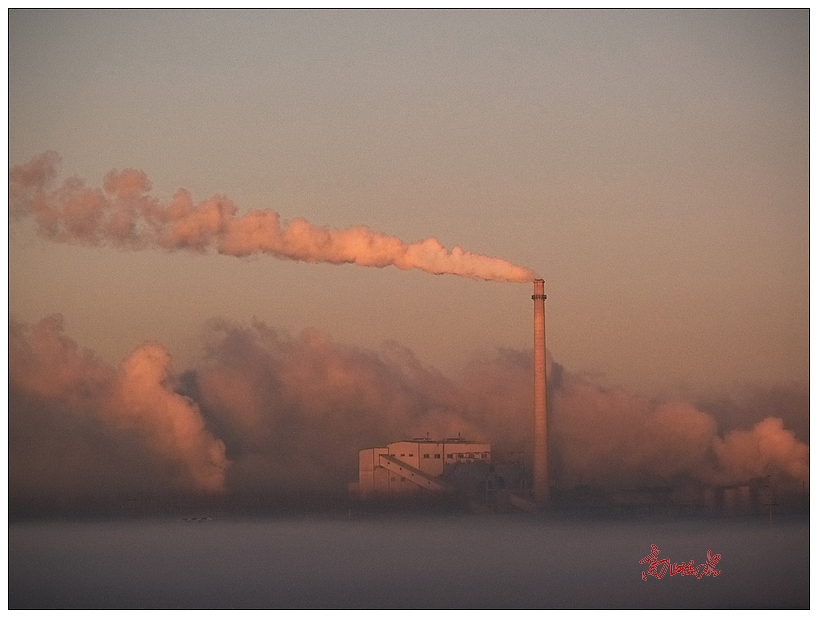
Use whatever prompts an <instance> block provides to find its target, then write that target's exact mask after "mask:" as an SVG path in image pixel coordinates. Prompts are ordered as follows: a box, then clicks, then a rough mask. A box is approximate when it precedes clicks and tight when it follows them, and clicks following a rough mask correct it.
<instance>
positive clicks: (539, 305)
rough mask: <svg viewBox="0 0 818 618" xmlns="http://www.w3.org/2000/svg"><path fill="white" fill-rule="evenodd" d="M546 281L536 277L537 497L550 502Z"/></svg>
mask: <svg viewBox="0 0 818 618" xmlns="http://www.w3.org/2000/svg"><path fill="white" fill-rule="evenodd" d="M544 288H545V281H543V280H542V279H535V280H534V295H533V296H532V297H531V298H532V299H533V300H534V500H536V501H537V502H539V503H540V504H541V505H543V506H545V505H547V504H548V497H549V496H548V494H549V486H548V427H547V425H546V415H545V289H544Z"/></svg>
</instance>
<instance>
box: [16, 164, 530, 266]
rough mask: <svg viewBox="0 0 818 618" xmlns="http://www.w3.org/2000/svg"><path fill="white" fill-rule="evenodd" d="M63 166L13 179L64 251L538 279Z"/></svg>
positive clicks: (362, 233)
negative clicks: (185, 252) (66, 173)
mask: <svg viewBox="0 0 818 618" xmlns="http://www.w3.org/2000/svg"><path fill="white" fill-rule="evenodd" d="M58 163H59V157H58V155H57V154H56V153H54V152H46V153H44V154H42V155H40V156H38V157H36V158H35V159H33V160H32V161H30V162H29V163H26V164H24V165H19V166H16V167H13V168H11V169H10V171H9V201H10V205H11V210H12V214H16V215H17V216H32V217H34V219H35V221H36V223H37V226H38V229H39V232H40V233H41V234H42V235H44V236H45V237H47V238H49V239H51V240H54V241H57V242H73V243H80V244H86V245H92V246H103V245H111V246H117V247H123V248H132V249H140V248H145V247H160V248H165V249H191V250H194V251H201V252H206V251H212V250H215V251H217V252H219V253H222V254H224V255H232V256H236V257H244V256H249V255H253V254H258V253H264V254H267V255H272V256H273V257H277V258H282V259H290V260H299V261H304V262H326V263H330V264H358V265H360V266H375V267H378V268H383V267H384V266H395V267H397V268H400V269H402V270H407V269H410V268H417V269H420V270H423V271H426V272H428V273H432V274H435V275H441V274H451V275H458V276H461V277H471V278H473V279H484V280H488V281H513V282H526V281H532V280H533V279H534V276H535V275H534V273H533V272H532V271H531V270H529V269H527V268H523V267H520V266H515V265H514V264H511V263H509V262H507V261H505V260H501V259H498V258H493V257H488V256H485V255H479V254H476V253H471V252H469V251H464V250H463V249H461V248H460V247H455V248H454V249H452V250H451V251H449V250H448V249H446V248H445V247H444V246H443V245H441V244H440V242H439V241H438V240H437V239H435V238H427V239H426V240H421V241H418V242H414V243H411V244H407V243H405V242H403V241H401V240H400V239H398V238H396V237H394V236H387V235H385V234H382V233H379V232H373V231H372V230H370V229H369V228H368V227H366V226H355V227H350V228H347V229H343V230H336V229H332V228H328V227H320V226H315V225H312V224H311V223H309V222H308V221H306V220H305V219H301V218H298V219H294V220H292V221H290V222H289V223H282V221H281V218H280V216H279V214H278V213H277V212H275V211H273V210H249V211H247V212H246V213H245V214H243V215H241V216H237V215H236V212H237V208H236V206H235V205H234V204H233V203H232V202H230V200H228V199H227V198H225V197H220V196H216V197H212V198H210V199H208V200H205V201H204V202H201V203H199V204H194V202H193V199H192V197H191V195H190V193H189V192H188V191H185V190H179V191H177V192H176V194H175V195H174V196H173V198H172V199H171V200H170V203H168V204H162V203H161V202H160V201H159V200H158V199H156V198H154V197H152V196H150V195H149V194H148V191H150V189H151V184H150V182H149V181H148V177H147V176H146V174H145V173H144V172H141V171H139V170H135V169H126V170H121V171H116V170H114V171H111V172H109V173H108V174H107V175H106V176H105V179H104V182H103V188H102V189H98V188H92V187H88V186H86V184H85V183H84V182H83V181H82V180H79V179H77V178H69V179H67V180H65V181H64V182H63V183H62V184H60V185H58V186H54V181H55V180H56V178H57V166H58Z"/></svg>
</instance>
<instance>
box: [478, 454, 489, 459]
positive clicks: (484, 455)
mask: <svg viewBox="0 0 818 618" xmlns="http://www.w3.org/2000/svg"><path fill="white" fill-rule="evenodd" d="M488 458H489V454H488V453H480V459H488Z"/></svg>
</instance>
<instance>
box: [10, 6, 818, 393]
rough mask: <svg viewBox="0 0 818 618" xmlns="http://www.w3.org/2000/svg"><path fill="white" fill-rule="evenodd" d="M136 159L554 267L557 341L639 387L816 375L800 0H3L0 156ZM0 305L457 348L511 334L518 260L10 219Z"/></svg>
mask: <svg viewBox="0 0 818 618" xmlns="http://www.w3.org/2000/svg"><path fill="white" fill-rule="evenodd" d="M49 150H51V151H56V152H57V153H58V154H59V155H60V157H61V176H60V178H59V179H60V180H62V179H64V178H68V177H70V176H78V177H80V178H82V179H83V180H84V181H85V182H86V183H87V184H88V185H89V186H92V187H100V186H102V183H103V178H104V176H105V175H106V173H108V172H109V171H110V170H112V169H120V170H121V169H124V168H136V169H139V170H142V171H144V172H145V173H146V174H147V176H148V178H149V179H150V182H151V183H152V185H153V189H152V194H153V195H155V196H157V197H159V198H161V199H162V200H169V199H170V198H171V196H172V195H173V194H174V192H175V191H176V190H177V189H178V188H185V189H187V190H188V191H190V193H191V194H192V196H193V199H194V202H196V203H198V202H200V201H203V200H205V199H207V198H210V197H211V196H213V195H214V194H220V195H225V196H227V197H228V198H229V199H230V200H231V201H232V202H233V203H235V205H236V206H237V207H238V208H239V212H240V213H242V212H244V211H246V210H247V209H251V208H254V209H268V208H269V209H274V210H276V211H277V212H278V213H280V215H281V218H282V219H283V220H292V219H295V218H297V217H304V218H306V219H307V220H308V221H310V222H311V223H312V224H315V225H320V226H328V227H332V228H346V227H348V226H351V225H367V226H369V227H370V228H371V229H372V230H373V231H376V232H383V233H385V234H388V235H391V236H396V237H398V238H400V239H402V240H403V241H405V242H407V243H410V242H415V241H418V240H422V239H425V238H429V237H434V238H437V239H438V240H439V241H440V242H441V243H442V244H443V245H444V246H446V247H447V248H449V249H452V248H453V247H454V246H456V245H459V246H461V247H462V248H463V249H465V250H468V251H472V252H475V253H480V254H485V255H489V256H494V257H498V258H502V259H504V260H508V261H510V262H512V263H514V264H516V265H519V266H523V267H527V268H530V269H532V270H534V271H536V272H537V273H538V274H539V275H541V276H542V277H544V278H545V280H546V293H547V294H548V301H547V332H548V348H549V350H550V352H551V354H552V355H553V358H554V359H555V360H557V361H558V362H560V363H562V364H563V365H564V366H566V367H567V368H569V369H570V370H571V371H574V372H578V373H587V374H590V375H593V376H595V379H596V380H598V381H601V382H603V383H606V384H611V385H616V384H619V385H623V386H626V387H628V388H630V389H633V390H636V391H639V392H642V393H644V394H646V395H652V394H665V395H667V394H673V393H679V392H681V393H683V394H702V393H706V392H712V391H714V390H719V389H725V388H731V387H734V386H735V385H737V384H743V383H753V384H760V385H770V384H775V383H780V382H787V381H790V380H798V381H804V380H808V376H809V316H808V312H809V226H808V224H809V13H808V11H806V10H803V11H793V12H784V11H777V12H741V11H728V12H693V11H685V12H672V11H653V12H617V11H614V12H603V11H582V12H580V11H573V12H572V11H568V12H548V11H538V12H424V11H407V12H399V11H394V12H378V11H367V12H354V11H352V12H319V11H310V12H300V11H287V12H198V13H197V12H189V11H185V12H139V11H136V12H65V11H60V12H49V11H39V12H25V11H12V12H10V14H9V156H10V161H9V163H10V165H12V166H13V165H18V164H22V163H26V162H28V161H29V160H31V159H32V158H34V157H35V156H37V155H39V154H41V153H43V152H45V151H49ZM9 243H10V248H9V263H10V268H9V302H10V313H11V315H12V316H13V317H14V318H16V319H17V320H20V321H22V322H25V323H30V324H31V323H36V322H38V321H39V320H41V319H42V318H43V317H44V316H47V315H49V314H52V313H61V314H62V315H63V316H64V318H65V332H66V333H67V334H68V335H69V336H70V337H71V338H72V339H74V340H75V341H77V342H78V343H79V344H80V345H81V346H83V347H88V348H91V349H94V350H96V351H97V352H98V353H99V354H100V355H102V357H103V358H104V359H105V360H107V361H108V362H111V363H118V362H119V361H120V360H121V359H123V358H124V357H125V356H127V355H128V354H129V353H130V352H131V351H132V350H134V349H135V348H136V347H137V346H139V345H140V344H142V343H143V342H145V341H146V340H153V341H157V342H159V343H161V344H162V345H163V346H165V347H166V348H167V349H168V350H169V351H170V353H171V354H172V355H173V358H174V364H175V366H176V368H177V370H183V369H184V368H185V367H187V366H191V365H192V364H193V363H195V362H196V360H197V358H198V357H199V355H200V352H201V341H202V331H203V329H204V326H205V324H206V322H207V321H208V320H209V319H211V318H214V317H221V318H226V319H227V320H229V321H231V322H236V323H239V324H249V323H251V322H252V321H253V320H254V319H258V320H260V321H263V322H265V323H267V324H269V325H271V326H273V327H275V328H278V329H284V330H286V331H289V332H291V333H293V334H298V333H299V332H301V331H302V330H303V329H305V328H315V329H318V330H320V331H324V332H326V333H328V334H329V335H330V336H331V337H333V338H334V339H336V340H337V341H339V342H342V343H348V344H352V345H356V346H361V347H365V348H372V349H378V348H379V346H380V345H381V344H382V343H383V342H384V341H388V340H394V341H397V342H399V343H400V344H403V345H404V346H407V347H408V348H411V349H412V350H414V351H415V353H416V354H417V356H418V358H419V359H420V361H421V362H422V363H424V364H428V365H431V366H435V367H438V368H440V369H442V370H444V371H446V372H450V373H454V372H457V371H458V369H459V368H460V367H461V366H462V365H463V364H464V363H465V362H466V361H467V360H469V359H471V358H473V357H474V356H475V355H479V354H482V353H484V352H486V351H492V350H494V349H495V348H497V347H510V348H515V349H521V350H527V349H530V348H531V347H532V343H531V339H532V302H531V300H530V295H531V293H532V288H531V286H530V285H529V284H520V283H496V282H484V281H476V280H473V279H467V278H461V277H456V276H452V275H441V276H433V275H429V274H426V273H422V272H419V271H416V270H410V271H401V270H398V269H396V268H394V267H386V268H382V269H379V268H365V267H359V266H353V265H345V266H333V265H329V264H307V263H303V262H296V261H289V260H279V259H275V258H272V257H268V256H260V257H255V258H249V259H240V258H235V257H230V256H224V255H218V254H215V253H209V254H202V253H197V252H186V251H175V252H168V251H165V250H157V249H145V250H141V251H131V250H123V249H118V248H114V247H88V246H82V245H78V244H70V243H68V244H65V243H58V242H52V241H50V240H46V239H43V238H41V237H39V236H38V235H37V233H36V232H35V228H34V225H33V223H32V221H31V220H28V219H21V220H17V219H14V220H12V221H11V222H10V234H9Z"/></svg>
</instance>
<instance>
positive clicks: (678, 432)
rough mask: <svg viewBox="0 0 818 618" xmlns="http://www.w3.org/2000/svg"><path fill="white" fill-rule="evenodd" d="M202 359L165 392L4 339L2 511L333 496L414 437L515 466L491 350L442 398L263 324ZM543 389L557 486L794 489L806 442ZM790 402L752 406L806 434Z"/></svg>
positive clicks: (519, 424)
mask: <svg viewBox="0 0 818 618" xmlns="http://www.w3.org/2000/svg"><path fill="white" fill-rule="evenodd" d="M206 350H207V352H206V354H205V357H204V358H203V359H202V361H201V362H200V363H199V364H198V365H197V366H196V367H195V368H194V369H191V370H189V371H187V372H185V373H184V374H182V375H180V376H174V375H173V374H172V372H171V365H170V358H169V356H168V354H167V352H166V351H165V350H164V349H163V348H162V347H161V346H159V345H158V344H146V345H143V346H141V347H140V348H138V349H137V350H136V351H135V352H134V353H133V354H132V355H131V356H129V357H128V358H127V359H126V360H125V361H124V362H123V363H122V364H121V365H120V366H119V367H112V366H109V365H107V364H105V363H104V362H102V361H101V360H99V359H98V358H96V357H95V356H94V355H93V354H92V353H91V352H89V351H82V350H81V349H80V348H79V346H77V345H76V344H75V343H74V342H73V341H71V340H70V339H69V338H68V337H66V336H65V335H64V333H63V332H62V322H61V319H60V318H59V316H52V317H49V318H46V319H45V320H43V321H42V322H40V323H39V324H37V325H36V326H34V327H27V326H24V325H21V324H18V323H12V324H11V326H10V346H9V380H10V382H9V482H10V492H11V494H10V495H12V496H15V495H18V494H20V493H21V492H22V493H24V492H25V491H29V493H30V492H36V491H48V490H52V489H54V488H58V487H62V486H64V487H66V488H69V489H72V490H74V491H86V492H95V491H100V489H99V488H100V486H107V487H111V486H116V487H118V488H120V489H123V488H125V489H128V488H130V489H133V488H138V489H141V490H157V489H163V488H164V489H172V488H184V489H187V490H192V491H215V492H218V491H223V490H227V491H253V492H263V491H270V490H275V489H287V488H290V489H292V488H300V489H303V488H309V489H311V490H342V489H343V488H345V486H346V483H347V482H349V481H350V480H353V479H355V478H356V475H357V451H358V449H360V448H366V447H370V446H376V445H381V444H386V443H387V442H390V441H394V440H397V439H402V438H406V437H416V436H425V435H427V432H428V433H429V435H430V436H431V437H432V438H441V437H451V436H456V435H457V434H458V433H460V434H462V435H464V436H466V437H468V438H470V439H478V440H488V441H490V442H491V443H492V449H493V450H494V451H495V452H496V453H498V454H503V453H509V452H513V453H517V454H519V453H520V452H524V453H530V448H531V446H530V440H531V426H532V412H531V410H532V405H533V401H532V399H533V397H532V392H531V391H532V389H531V374H532V371H533V366H532V363H533V361H532V358H531V354H530V352H528V353H527V352H518V351H513V350H500V351H498V353H497V355H496V356H495V357H493V358H485V359H482V360H479V361H475V362H473V363H471V364H470V365H469V366H468V367H467V368H466V369H465V371H464V373H463V375H462V376H461V377H460V378H459V379H458V380H456V381H455V380H451V379H448V378H446V377H445V376H443V375H442V374H441V373H439V372H438V371H436V370H434V369H432V368H429V367H425V366H423V365H422V364H421V363H420V362H418V360H417V359H416V358H415V356H414V354H413V353H412V352H411V350H408V349H406V348H404V347H401V346H399V345H397V344H385V345H384V347H383V348H382V349H381V350H380V351H378V352H374V351H369V350H363V349H359V348H355V347H351V346H346V345H341V344H339V343H337V342H334V341H333V340H332V338H331V337H329V336H328V335H327V334H325V333H322V332H319V331H315V330H307V331H304V332H303V333H301V334H300V335H299V336H297V337H292V336H289V335H287V334H286V333H283V332H280V331H278V330H276V329H273V328H270V327H269V326H266V325H264V324H263V323H255V324H252V325H250V326H237V325H234V324H229V323H226V322H221V321H214V322H212V323H211V324H210V326H209V329H208V334H207V339H206ZM549 382H550V387H549V392H550V393H551V394H550V397H552V399H551V402H550V404H549V405H550V412H549V432H550V435H551V442H552V450H553V457H554V460H555V461H554V463H555V465H554V473H555V475H556V476H557V482H558V483H559V484H560V485H561V486H563V487H568V488H570V487H574V486H576V485H580V484H585V485H589V484H590V485H592V486H596V487H638V486H651V485H657V484H659V485H677V484H685V483H689V482H694V483H707V484H716V485H718V484H737V483H743V482H747V481H749V480H751V479H754V478H759V477H766V476H768V475H769V476H770V477H771V479H773V480H774V482H775V483H776V485H777V486H778V487H787V486H789V487H793V488H796V489H798V490H800V488H801V483H802V482H808V475H809V447H808V446H807V445H806V444H805V443H804V440H806V439H807V437H806V436H804V435H799V436H796V435H795V434H794V433H793V432H792V431H790V430H788V429H786V428H785V427H784V423H783V421H782V420H781V418H777V417H767V418H765V419H762V420H760V421H759V422H757V423H756V424H755V425H752V426H750V427H748V428H743V427H738V426H736V425H735V424H729V423H728V424H724V422H721V423H720V422H719V421H717V418H716V417H715V416H713V415H711V414H709V413H707V412H705V411H703V410H702V409H701V408H700V407H699V406H698V405H696V404H694V403H691V402H683V401H670V402H654V401H651V400H649V399H646V398H644V397H640V396H638V395H635V394H632V393H628V392H626V391H624V390H621V389H605V388H602V387H600V386H598V385H596V384H593V383H591V382H589V381H588V380H586V379H584V378H582V377H579V376H576V375H573V374H571V373H570V372H568V371H566V370H565V369H563V368H562V367H561V366H560V365H558V364H556V363H553V362H551V363H550V365H549ZM791 390H792V389H787V388H785V389H783V390H782V388H781V387H778V388H777V389H770V390H768V391H765V392H764V393H761V394H760V396H761V398H762V399H763V400H764V401H765V402H766V404H765V405H766V406H767V407H770V406H773V407H775V406H774V401H778V402H779V403H778V406H777V407H778V409H779V416H781V417H783V418H808V415H809V405H808V399H803V398H800V397H793V396H792V392H791ZM797 390H799V391H800V390H801V387H800V386H799V387H798V389H797ZM181 393H184V395H182V394H181ZM776 393H777V394H776ZM773 394H775V397H773ZM756 399H758V397H756ZM793 406H794V407H793ZM747 409H748V411H750V410H751V409H750V408H747ZM524 457H526V458H527V457H528V455H527V454H525V455H524Z"/></svg>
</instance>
